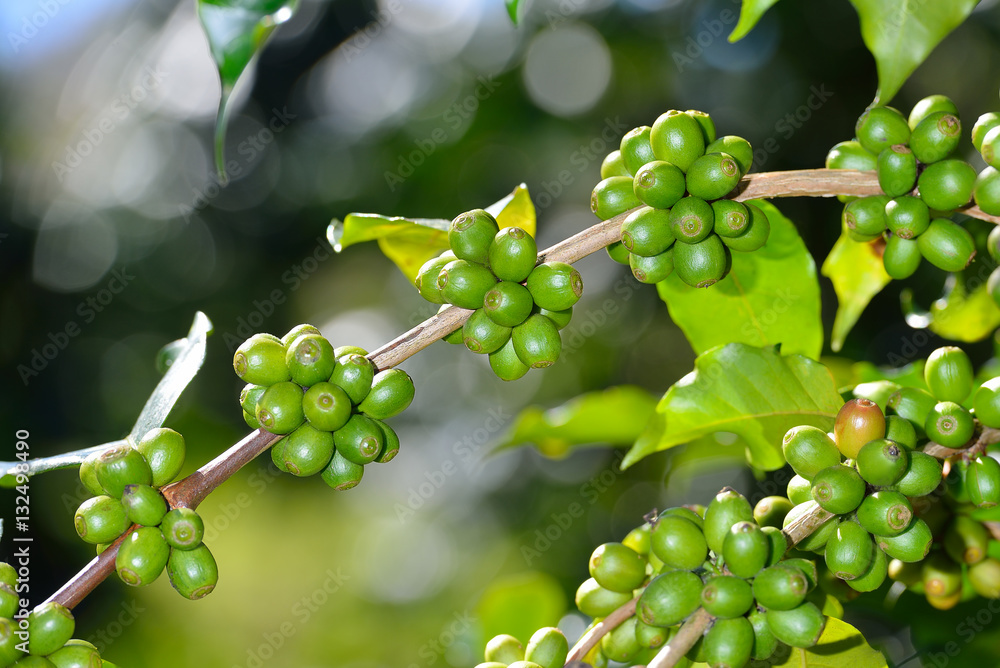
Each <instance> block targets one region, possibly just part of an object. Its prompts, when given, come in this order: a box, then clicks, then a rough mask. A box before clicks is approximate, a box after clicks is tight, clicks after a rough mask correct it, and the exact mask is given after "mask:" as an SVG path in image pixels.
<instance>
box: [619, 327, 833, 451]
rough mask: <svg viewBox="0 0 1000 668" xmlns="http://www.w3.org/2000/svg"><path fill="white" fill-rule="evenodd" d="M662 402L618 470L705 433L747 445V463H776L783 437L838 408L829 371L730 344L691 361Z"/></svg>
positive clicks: (828, 421) (825, 420)
mask: <svg viewBox="0 0 1000 668" xmlns="http://www.w3.org/2000/svg"><path fill="white" fill-rule="evenodd" d="M694 364H695V370H694V371H692V372H691V373H689V374H688V375H686V376H684V377H683V378H681V379H680V380H679V381H677V383H675V384H674V385H673V387H671V388H670V389H669V390H667V393H666V394H665V395H664V396H663V398H662V399H661V400H660V403H659V405H657V407H656V415H655V416H654V417H653V419H652V420H651V421H650V424H649V426H648V427H647V428H646V430H645V431H644V432H643V434H642V436H640V437H639V439H638V440H637V441H636V443H635V445H633V446H632V449H631V450H630V451H629V453H628V454H627V455H626V456H625V460H624V461H623V462H622V468H627V467H628V466H631V465H632V464H634V463H636V462H637V461H639V460H640V459H642V458H643V457H646V456H647V455H650V454H652V453H654V452H659V451H661V450H666V449H668V448H672V447H674V446H676V445H681V444H683V443H688V442H690V441H694V440H696V439H699V438H701V437H702V436H705V435H707V434H714V433H716V432H720V431H723V432H732V433H734V434H736V435H738V436H739V437H740V438H742V439H743V441H744V442H745V443H746V456H747V461H748V462H749V463H750V464H751V465H752V466H755V467H757V468H760V469H764V470H768V471H771V470H774V469H778V468H781V467H782V466H784V464H785V460H784V457H782V454H781V439H782V437H783V436H784V435H785V432H786V431H788V430H789V429H791V428H792V427H794V426H796V425H800V424H810V425H815V426H817V427H821V428H823V429H829V428H831V427H832V426H833V420H834V418H835V417H836V415H837V411H839V410H840V407H841V406H842V405H843V403H844V402H843V400H842V399H841V397H840V394H838V393H837V388H836V386H835V384H834V381H833V376H832V375H831V374H830V371H829V370H828V369H827V368H826V367H825V366H823V365H822V364H820V363H819V362H816V361H813V360H811V359H809V358H807V357H803V356H801V355H788V356H782V355H781V354H780V353H779V352H778V350H777V349H776V348H754V347H753V346H748V345H746V344H743V343H731V344H729V345H726V346H721V347H718V348H713V349H712V350H710V351H708V352H706V353H704V354H702V355H700V356H699V357H698V359H696V360H695V363H694Z"/></svg>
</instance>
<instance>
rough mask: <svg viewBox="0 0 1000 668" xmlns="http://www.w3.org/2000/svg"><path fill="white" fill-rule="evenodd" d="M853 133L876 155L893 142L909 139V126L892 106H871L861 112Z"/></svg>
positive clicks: (903, 142)
mask: <svg viewBox="0 0 1000 668" xmlns="http://www.w3.org/2000/svg"><path fill="white" fill-rule="evenodd" d="M854 134H855V136H857V138H858V141H859V142H861V145H862V146H864V147H865V148H866V149H868V150H869V151H871V152H872V153H874V154H875V155H878V154H879V153H881V152H882V150H883V149H886V148H889V147H890V146H892V145H894V144H907V143H909V141H910V126H909V125H908V124H907V122H906V119H905V118H904V117H903V115H902V114H901V113H899V112H898V111H896V110H895V109H893V108H892V107H872V108H871V109H868V110H867V111H865V113H863V114H861V117H860V118H858V122H857V125H855V127H854Z"/></svg>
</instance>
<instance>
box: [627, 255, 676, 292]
mask: <svg viewBox="0 0 1000 668" xmlns="http://www.w3.org/2000/svg"><path fill="white" fill-rule="evenodd" d="M628 265H629V268H630V269H631V270H632V275H633V276H635V280H637V281H639V282H640V283H646V284H648V285H653V284H656V283H659V282H660V281H663V280H666V279H667V277H668V276H670V274H672V273H674V249H673V248H672V247H671V248H668V249H667V250H665V251H663V252H662V253H660V254H659V255H654V256H652V257H643V256H641V255H636V254H635V253H632V254H631V255H629V260H628Z"/></svg>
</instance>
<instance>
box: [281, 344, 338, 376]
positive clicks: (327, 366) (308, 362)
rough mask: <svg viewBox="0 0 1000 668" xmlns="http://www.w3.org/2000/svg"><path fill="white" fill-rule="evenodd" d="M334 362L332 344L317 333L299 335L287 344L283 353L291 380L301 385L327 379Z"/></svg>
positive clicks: (335, 361)
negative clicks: (286, 348)
mask: <svg viewBox="0 0 1000 668" xmlns="http://www.w3.org/2000/svg"><path fill="white" fill-rule="evenodd" d="M336 364H337V360H336V358H335V357H334V353H333V346H332V345H330V342H329V341H327V340H326V338H325V337H323V336H320V335H317V334H305V335H303V336H300V337H299V338H297V339H295V340H294V341H293V342H292V343H290V344H289V345H288V350H287V352H286V353H285V366H287V367H288V372H289V373H290V374H291V376H292V380H293V381H294V382H296V383H298V384H299V385H302V386H303V387H309V386H310V385H315V384H316V383H319V382H322V381H325V380H327V379H328V378H329V377H330V374H332V373H333V368H334V366H335V365H336Z"/></svg>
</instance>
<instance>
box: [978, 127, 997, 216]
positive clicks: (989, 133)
mask: <svg viewBox="0 0 1000 668" xmlns="http://www.w3.org/2000/svg"><path fill="white" fill-rule="evenodd" d="M998 127H1000V112H998V111H990V112H987V113H985V114H983V115H982V116H980V117H979V118H978V119H976V124H975V125H973V126H972V145H973V146H974V147H975V148H976V150H977V151H979V154H980V155H981V156H982V157H983V161H984V162H985V163H986V167H985V168H984V169H983V171H981V172H979V175H978V176H977V177H976V183H975V185H974V186H973V189H972V195H973V197H974V198H975V200H976V204H977V205H978V206H979V208H980V209H982V210H983V211H985V212H986V213H988V214H990V215H993V216H1000V130H996V128H998Z"/></svg>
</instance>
